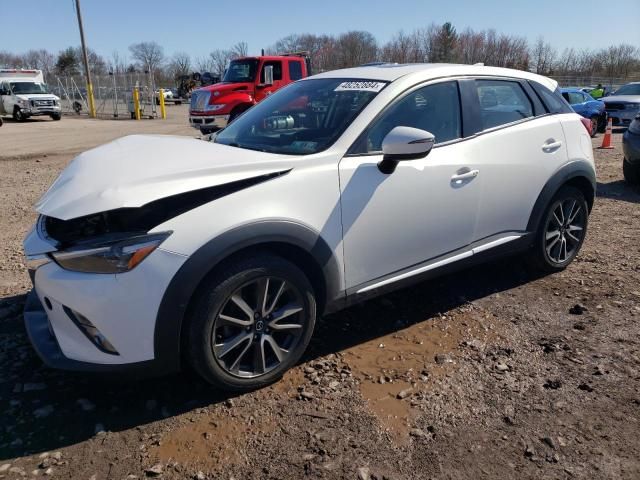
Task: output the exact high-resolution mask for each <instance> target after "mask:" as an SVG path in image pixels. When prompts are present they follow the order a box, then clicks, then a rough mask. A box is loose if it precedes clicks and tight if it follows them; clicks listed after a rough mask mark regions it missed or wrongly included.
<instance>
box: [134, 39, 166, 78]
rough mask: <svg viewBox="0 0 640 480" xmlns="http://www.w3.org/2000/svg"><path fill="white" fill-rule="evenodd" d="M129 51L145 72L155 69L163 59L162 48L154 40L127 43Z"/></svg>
mask: <svg viewBox="0 0 640 480" xmlns="http://www.w3.org/2000/svg"><path fill="white" fill-rule="evenodd" d="M129 51H130V52H131V56H132V57H133V59H134V60H136V61H137V62H138V63H139V65H140V67H141V69H142V70H144V71H147V72H153V71H155V70H157V69H158V68H159V67H160V66H161V65H162V62H163V61H164V49H163V48H162V47H161V46H160V45H158V44H157V43H156V42H140V43H134V44H132V45H129Z"/></svg>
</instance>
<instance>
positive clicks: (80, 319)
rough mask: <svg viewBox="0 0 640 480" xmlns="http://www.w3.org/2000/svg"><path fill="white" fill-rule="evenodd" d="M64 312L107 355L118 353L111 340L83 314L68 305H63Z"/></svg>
mask: <svg viewBox="0 0 640 480" xmlns="http://www.w3.org/2000/svg"><path fill="white" fill-rule="evenodd" d="M62 308H63V310H64V313H66V314H67V316H68V317H69V318H70V319H71V321H72V322H73V323H74V325H75V326H76V327H78V329H79V330H80V331H81V332H82V333H83V334H84V336H85V337H87V338H88V339H89V341H90V342H91V343H93V344H94V345H95V346H96V348H97V349H98V350H100V351H101V352H103V353H107V354H109V355H120V353H118V351H117V350H116V349H115V347H114V346H113V345H111V342H110V341H109V340H107V338H106V337H105V336H104V335H102V333H100V330H98V329H97V328H96V327H95V325H94V324H93V323H91V322H90V321H89V319H88V318H87V317H85V316H84V315H82V314H80V313H78V312H76V311H73V310H71V309H70V308H69V307H66V306H63V307H62Z"/></svg>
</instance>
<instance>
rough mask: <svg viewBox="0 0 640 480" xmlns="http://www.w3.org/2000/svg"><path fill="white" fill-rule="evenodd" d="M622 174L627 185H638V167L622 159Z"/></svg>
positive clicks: (639, 171)
mask: <svg viewBox="0 0 640 480" xmlns="http://www.w3.org/2000/svg"><path fill="white" fill-rule="evenodd" d="M622 173H623V174H624V179H625V181H626V182H627V183H629V184H631V185H638V184H639V183H640V167H639V166H638V165H632V164H631V163H629V161H628V160H627V159H626V158H623V159H622Z"/></svg>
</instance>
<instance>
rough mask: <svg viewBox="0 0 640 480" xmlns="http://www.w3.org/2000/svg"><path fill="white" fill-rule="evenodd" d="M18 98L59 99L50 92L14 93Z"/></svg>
mask: <svg viewBox="0 0 640 480" xmlns="http://www.w3.org/2000/svg"><path fill="white" fill-rule="evenodd" d="M16 98H19V99H20V100H60V99H59V98H58V97H57V96H55V95H53V94H52V93H21V94H19V95H16Z"/></svg>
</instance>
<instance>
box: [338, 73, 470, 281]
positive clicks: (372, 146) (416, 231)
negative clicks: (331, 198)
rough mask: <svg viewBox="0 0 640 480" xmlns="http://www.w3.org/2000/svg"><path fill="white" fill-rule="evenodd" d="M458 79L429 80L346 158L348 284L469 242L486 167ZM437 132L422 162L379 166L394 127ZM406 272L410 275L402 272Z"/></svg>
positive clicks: (344, 209) (368, 132) (393, 108)
mask: <svg viewBox="0 0 640 480" xmlns="http://www.w3.org/2000/svg"><path fill="white" fill-rule="evenodd" d="M459 98H460V97H459V92H458V84H457V82H456V81H447V82H441V83H436V84H431V85H428V86H425V87H421V88H418V89H415V90H413V91H411V92H410V93H408V94H406V95H404V96H403V97H402V98H400V99H399V100H398V101H396V102H395V103H394V104H392V105H391V106H390V107H389V108H387V110H386V111H385V112H384V113H383V114H382V115H381V116H380V117H379V118H378V119H377V120H376V121H375V122H374V124H372V125H371V126H370V127H369V128H368V129H367V130H366V131H365V132H364V133H363V134H362V135H361V137H360V138H359V140H358V141H357V142H356V144H354V146H353V147H352V149H351V150H350V151H349V153H348V154H347V155H346V156H345V157H344V158H343V159H342V160H341V161H340V165H339V171H340V188H341V205H342V223H343V245H344V261H345V274H346V280H347V288H354V287H363V286H364V285H365V284H367V283H369V282H373V281H376V280H380V279H381V278H382V277H384V276H386V275H389V274H392V273H396V272H400V271H402V270H406V271H412V270H414V269H417V268H419V265H420V264H421V263H424V262H427V261H429V260H433V259H436V258H437V257H440V256H442V255H445V254H447V253H449V252H452V251H453V250H456V249H459V248H461V247H464V246H466V245H468V244H469V243H471V241H472V238H473V234H474V229H475V223H476V215H477V207H478V204H479V197H480V189H481V182H482V172H480V169H479V164H478V162H479V159H478V156H477V154H476V153H475V152H472V151H470V149H469V148H468V147H467V146H466V144H467V143H468V142H457V141H456V140H458V139H460V138H461V137H462V122H461V116H462V115H461V106H460V100H459ZM397 126H407V127H414V128H420V129H422V130H426V131H429V132H431V133H432V134H434V136H435V140H436V145H435V146H434V148H433V149H432V151H431V152H430V153H429V154H428V155H427V156H426V157H425V158H422V159H418V160H409V161H401V162H399V164H398V166H397V168H396V170H395V171H394V172H393V173H391V174H388V175H387V174H384V173H382V172H381V171H380V170H379V168H378V163H379V162H380V161H381V160H382V157H383V155H382V152H381V144H382V139H383V138H384V136H385V135H386V134H387V133H388V132H389V131H390V130H391V129H393V128H394V127H397ZM403 273H404V272H403Z"/></svg>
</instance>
